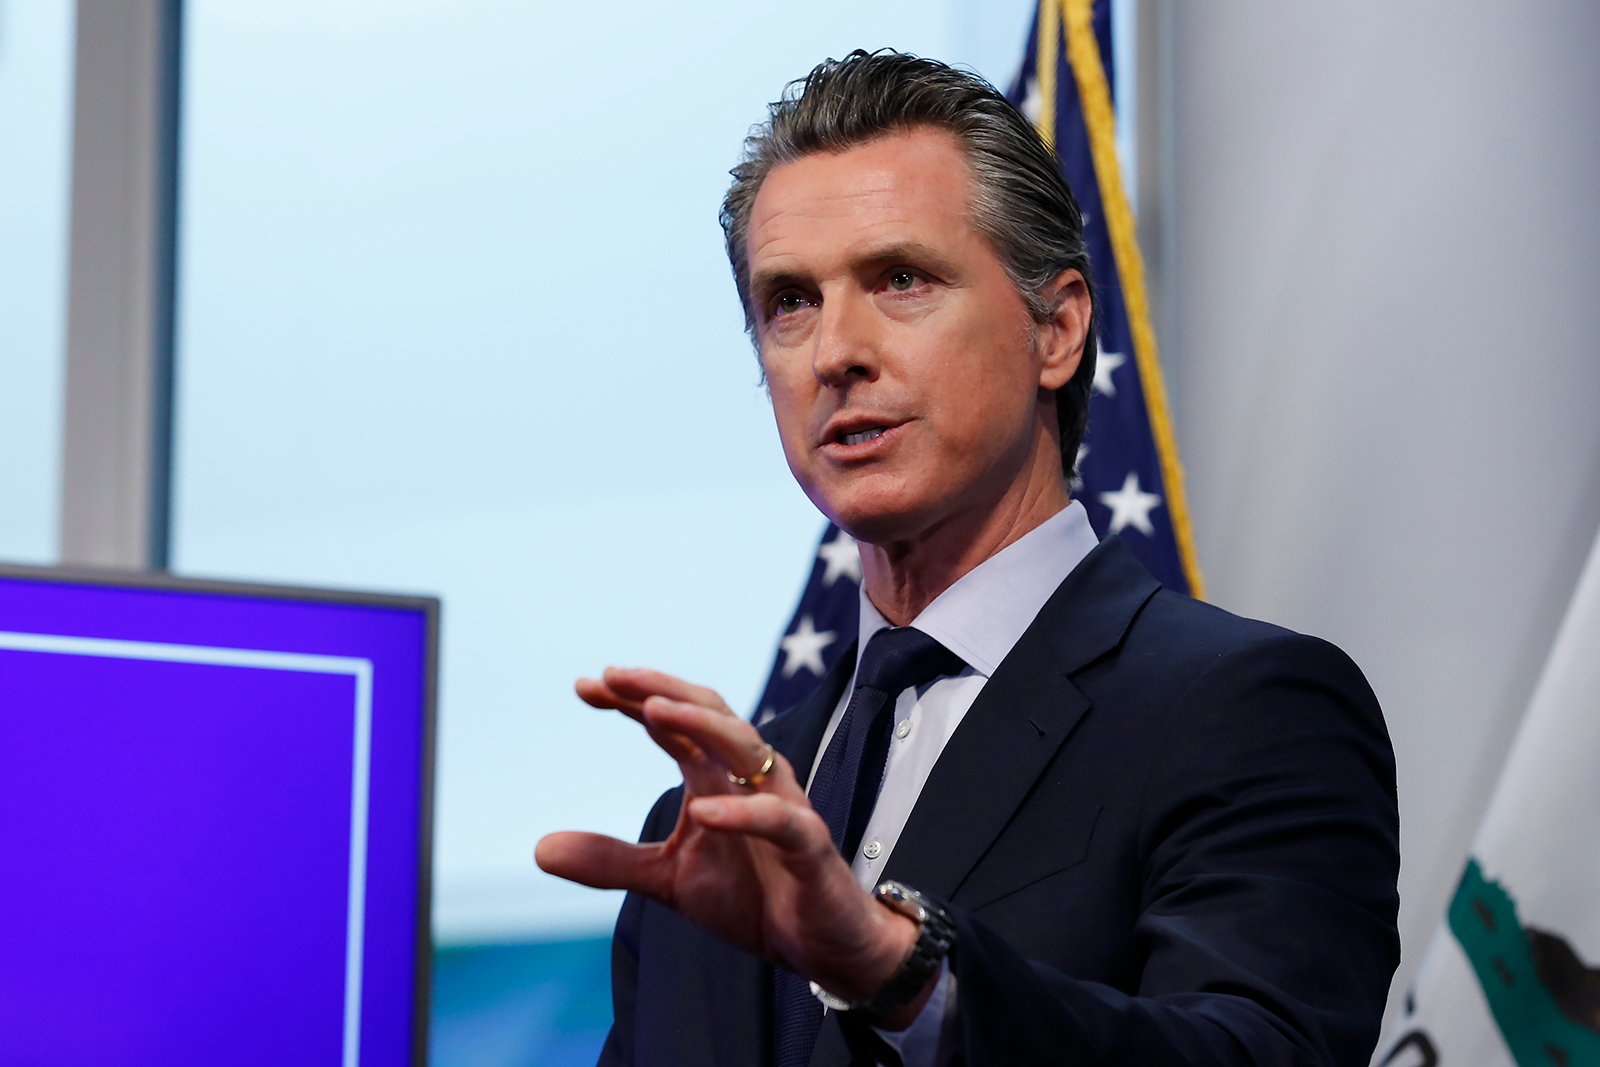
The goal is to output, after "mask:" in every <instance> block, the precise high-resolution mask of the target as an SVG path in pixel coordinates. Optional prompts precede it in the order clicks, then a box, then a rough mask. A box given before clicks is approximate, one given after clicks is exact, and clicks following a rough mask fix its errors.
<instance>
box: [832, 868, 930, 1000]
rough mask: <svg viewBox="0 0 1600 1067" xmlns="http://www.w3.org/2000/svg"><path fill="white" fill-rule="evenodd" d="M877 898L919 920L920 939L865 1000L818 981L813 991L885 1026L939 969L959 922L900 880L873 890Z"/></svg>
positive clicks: (880, 901)
mask: <svg viewBox="0 0 1600 1067" xmlns="http://www.w3.org/2000/svg"><path fill="white" fill-rule="evenodd" d="M872 896H873V899H874V900H876V901H877V902H878V903H880V904H882V905H883V906H885V907H887V908H892V909H894V910H895V911H897V912H899V913H900V914H901V915H904V916H905V917H906V918H908V919H911V920H913V921H914V922H916V924H917V927H918V930H917V941H916V944H914V945H912V946H911V954H910V955H909V956H907V957H906V958H905V961H904V962H903V963H901V964H900V967H899V969H898V970H896V971H895V972H894V974H892V975H891V976H890V977H889V980H888V981H887V982H885V983H884V985H883V988H881V989H879V990H878V991H877V992H876V993H874V994H873V995H872V996H870V997H867V998H866V999H864V1000H845V999H844V998H843V997H836V996H834V995H833V994H832V993H829V992H828V991H827V990H825V989H823V988H822V987H821V986H819V985H818V984H817V983H815V982H812V983H811V992H812V993H813V994H815V995H816V998H817V999H818V1000H820V1001H822V1003H823V1004H824V1005H826V1006H827V1007H829V1008H832V1009H833V1010H834V1011H847V1012H849V1013H850V1015H851V1017H852V1018H854V1019H859V1020H860V1021H862V1022H864V1023H867V1024H868V1025H870V1026H881V1025H883V1024H884V1023H886V1022H888V1021H889V1020H890V1019H892V1018H894V1017H895V1016H896V1015H897V1014H899V1013H900V1010H901V1009H902V1008H904V1007H905V1006H906V1005H907V1004H910V1003H911V1002H912V1001H913V1000H915V999H917V994H919V993H921V992H922V989H923V987H924V986H926V985H927V984H928V979H930V978H932V977H933V976H934V975H935V974H937V973H938V971H939V968H940V967H941V966H942V965H943V963H944V958H945V956H947V955H949V953H950V949H951V947H952V946H953V945H954V944H955V941H956V930H955V926H954V925H953V924H952V923H951V922H950V916H948V915H946V914H945V912H944V909H943V908H941V907H939V905H937V904H935V903H933V901H931V900H929V899H928V898H927V897H925V896H923V895H922V894H921V893H919V892H917V891H916V890H915V889H912V888H911V887H910V886H908V885H904V884H902V883H900V882H892V881H890V882H884V883H882V884H881V885H879V886H878V888H876V889H874V890H873V891H872Z"/></svg>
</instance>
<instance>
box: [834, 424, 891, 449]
mask: <svg viewBox="0 0 1600 1067" xmlns="http://www.w3.org/2000/svg"><path fill="white" fill-rule="evenodd" d="M886 428H887V427H883V426H869V427H868V428H867V429H865V430H857V431H856V432H855V433H841V434H840V435H839V443H840V444H842V445H861V444H866V443H867V442H868V441H871V440H874V439H876V438H879V437H882V436H883V431H884V430H885V429H886Z"/></svg>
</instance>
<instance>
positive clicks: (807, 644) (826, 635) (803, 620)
mask: <svg viewBox="0 0 1600 1067" xmlns="http://www.w3.org/2000/svg"><path fill="white" fill-rule="evenodd" d="M840 536H841V537H843V536H845V535H844V534H840ZM835 636H836V635H835V634H834V632H833V631H832V630H824V631H822V633H817V631H816V628H815V627H814V626H813V625H812V622H811V616H810V615H802V616H800V625H799V626H797V627H795V631H794V633H792V634H790V635H789V636H787V637H785V638H784V639H783V643H782V648H783V676H784V677H785V678H792V677H794V674H795V672H796V671H798V670H799V669H800V668H801V667H804V668H805V669H806V670H808V671H810V672H811V673H812V674H815V675H817V676H818V677H821V675H822V673H823V671H824V667H823V665H822V650H823V649H825V648H827V647H828V646H829V645H831V644H833V640H834V637H835Z"/></svg>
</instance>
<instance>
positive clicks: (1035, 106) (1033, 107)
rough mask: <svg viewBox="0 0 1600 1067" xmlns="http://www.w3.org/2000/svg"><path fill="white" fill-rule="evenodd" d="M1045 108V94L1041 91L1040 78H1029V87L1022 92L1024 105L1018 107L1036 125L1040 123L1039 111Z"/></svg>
mask: <svg viewBox="0 0 1600 1067" xmlns="http://www.w3.org/2000/svg"><path fill="white" fill-rule="evenodd" d="M1043 108H1044V94H1043V93H1041V92H1040V91H1039V79H1038V78H1029V79H1028V89H1027V91H1026V92H1024V93H1023V94H1022V106H1021V107H1019V108H1017V110H1018V111H1020V112H1022V115H1023V117H1024V118H1026V119H1027V120H1028V121H1029V122H1031V123H1033V124H1034V125H1035V126H1037V125H1038V124H1039V112H1040V111H1041V110H1043Z"/></svg>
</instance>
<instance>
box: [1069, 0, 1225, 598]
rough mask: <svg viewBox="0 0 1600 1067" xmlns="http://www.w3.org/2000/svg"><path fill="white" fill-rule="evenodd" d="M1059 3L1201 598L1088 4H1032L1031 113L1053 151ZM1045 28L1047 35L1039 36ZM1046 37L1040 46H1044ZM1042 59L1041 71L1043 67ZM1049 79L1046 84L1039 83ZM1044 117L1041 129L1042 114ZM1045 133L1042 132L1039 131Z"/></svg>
mask: <svg viewBox="0 0 1600 1067" xmlns="http://www.w3.org/2000/svg"><path fill="white" fill-rule="evenodd" d="M1063 3H1064V4H1065V5H1066V28H1067V33H1066V37H1067V59H1068V61H1069V62H1070V63H1071V64H1072V73H1073V76H1074V78H1075V79H1076V80H1077V83H1078V98H1079V100H1081V101H1082V103H1083V121H1084V126H1085V127H1086V128H1087V129H1088V132H1089V152H1090V154H1091V155H1092V156H1093V157H1094V173H1095V177H1096V178H1097V179H1098V181H1099V184H1100V203H1101V207H1102V209H1103V210H1104V211H1105V215H1106V219H1105V221H1106V229H1107V231H1108V232H1109V233H1110V235H1111V249H1112V252H1113V254H1114V255H1115V257H1116V260H1117V274H1118V276H1119V277H1120V278H1121V280H1122V299H1123V303H1124V305H1125V306H1126V307H1127V310H1128V325H1129V326H1130V327H1131V328H1132V332H1133V354H1134V361H1135V363H1136V364H1137V366H1138V368H1139V384H1140V385H1141V386H1142V387H1143V391H1144V402H1145V409H1146V411H1147V412H1148V414H1149V416H1150V433H1151V436H1152V437H1154V438H1155V443H1156V454H1157V456H1158V457H1159V458H1160V461H1161V481H1162V483H1163V484H1164V485H1165V486H1166V495H1167V514H1168V515H1170V516H1171V517H1172V533H1173V538H1174V540H1176V541H1177V543H1178V559H1179V560H1180V561H1181V562H1182V564H1183V574H1184V577H1185V578H1187V579H1188V580H1189V594H1190V595H1191V596H1193V597H1194V598H1195V599H1197V600H1203V599H1205V583H1204V581H1203V579H1202V578H1201V576H1200V557H1199V555H1198V554H1197V553H1196V552H1195V547H1194V533H1193V531H1192V530H1191V528H1190V526H1189V500H1188V496H1187V495H1186V494H1185V492H1184V488H1183V464H1182V463H1180V462H1179V461H1178V440H1177V437H1176V435H1174V434H1173V432H1172V413H1171V409H1170V408H1169V407H1168V405H1167V387H1166V382H1165V380H1164V379H1163V378H1162V375H1161V358H1160V356H1159V355H1158V353H1157V350H1156V333H1155V330H1153V329H1152V328H1151V326H1150V300H1149V297H1148V295H1147V294H1146V293H1145V288H1144V257H1143V256H1141V255H1140V253H1139V242H1138V239H1137V238H1136V237H1135V229H1134V221H1133V211H1132V209H1131V208H1129V206H1128V198H1127V195H1126V194H1125V193H1124V192H1123V189H1122V171H1121V169H1120V168H1119V166H1118V165H1117V143H1116V117H1115V114H1114V112H1113V111H1112V107H1111V90H1110V87H1109V86H1108V85H1107V84H1106V70H1105V66H1104V64H1103V63H1102V62H1101V59H1100V45H1099V43H1098V42H1097V41H1096V40H1095V36H1094V0H1039V58H1038V67H1039V95H1040V97H1041V100H1040V103H1041V105H1042V106H1041V107H1040V110H1039V127H1040V133H1041V134H1043V135H1044V139H1045V143H1046V144H1048V145H1050V146H1051V147H1052V148H1054V145H1055V140H1054V136H1053V135H1054V133H1055V99H1056V94H1055V81H1056V47H1057V46H1056V42H1057V40H1058V39H1059V38H1058V35H1057V33H1056V32H1055V31H1056V29H1057V27H1059V26H1060V24H1061V8H1060V7H1059V6H1058V5H1059V4H1063ZM1047 30H1048V31H1049V32H1048V33H1047V32H1046V31H1047ZM1047 40H1048V42H1049V45H1048V49H1047V47H1046V41H1047ZM1046 58H1048V59H1049V64H1048V66H1047V65H1046V63H1045V60H1046ZM1047 77H1048V79H1049V84H1048V87H1047V86H1046V78H1047ZM1046 115H1048V116H1049V124H1048V126H1047V125H1046V122H1045V116H1046ZM1046 131H1048V132H1046Z"/></svg>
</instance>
